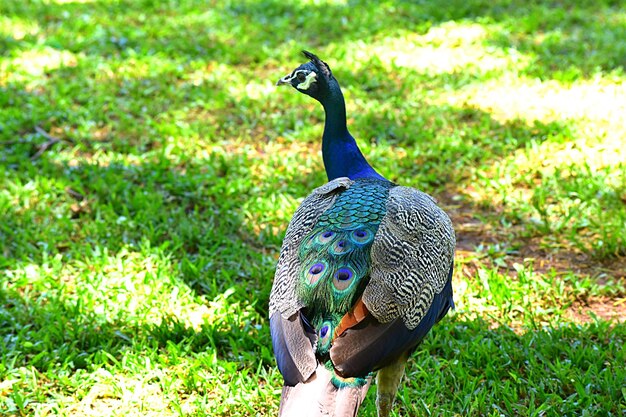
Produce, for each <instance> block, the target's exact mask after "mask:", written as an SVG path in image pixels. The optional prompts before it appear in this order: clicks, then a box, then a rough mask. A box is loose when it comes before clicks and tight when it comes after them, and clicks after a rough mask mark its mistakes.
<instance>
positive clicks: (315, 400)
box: [278, 365, 370, 417]
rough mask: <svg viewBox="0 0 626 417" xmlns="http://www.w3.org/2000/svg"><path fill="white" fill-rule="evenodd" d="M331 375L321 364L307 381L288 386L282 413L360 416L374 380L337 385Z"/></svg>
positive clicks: (281, 416) (310, 416)
mask: <svg viewBox="0 0 626 417" xmlns="http://www.w3.org/2000/svg"><path fill="white" fill-rule="evenodd" d="M331 378H332V374H331V373H330V371H329V370H328V369H326V368H324V366H323V365H318V367H317V369H316V371H315V373H314V374H313V376H312V377H311V378H310V379H309V380H308V381H307V382H305V383H300V384H297V385H296V386H294V387H289V386H284V387H283V394H282V397H281V399H280V409H279V411H278V415H279V417H322V416H323V417H356V415H357V412H358V411H359V406H360V405H361V403H362V402H363V399H364V398H365V394H367V390H368V388H369V386H370V381H369V380H368V382H367V384H365V385H364V386H362V387H354V388H351V387H345V388H336V387H335V386H334V385H333V384H332V382H331Z"/></svg>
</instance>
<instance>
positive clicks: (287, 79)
mask: <svg viewBox="0 0 626 417" xmlns="http://www.w3.org/2000/svg"><path fill="white" fill-rule="evenodd" d="M293 77H294V75H293V74H289V75H285V76H284V77H283V78H281V79H280V80H278V82H277V83H276V85H277V86H278V85H285V84H291V80H293Z"/></svg>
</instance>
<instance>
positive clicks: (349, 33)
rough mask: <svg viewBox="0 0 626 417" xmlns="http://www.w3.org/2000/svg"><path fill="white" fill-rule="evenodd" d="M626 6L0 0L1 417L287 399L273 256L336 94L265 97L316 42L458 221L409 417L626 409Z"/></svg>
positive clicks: (497, 0)
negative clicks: (275, 351)
mask: <svg viewBox="0 0 626 417" xmlns="http://www.w3.org/2000/svg"><path fill="white" fill-rule="evenodd" d="M625 10H626V3H625V2H624V1H620V0H614V1H610V0H602V1H588V0H578V1H556V0H555V1H532V2H528V1H523V0H491V1H484V0H452V1H449V2H434V1H433V2H428V1H420V2H414V1H410V2H409V1H406V2H405V1H398V2H392V1H385V2H376V3H374V2H365V1H358V0H355V1H342V0H334V1H333V0H327V1H324V0H316V1H314V0H301V1H290V0H284V1H277V0H260V1H232V2H231V1H217V0H209V1H208V2H207V1H200V0H182V1H154V0H137V1H135V0H110V1H107V0H103V1H95V0H94V1H89V0H82V1H69V0H63V1H62V0H29V1H24V0H3V1H2V2H0V414H6V415H16V416H26V415H28V416H50V415H61V416H131V417H134V416H157V415H158V416H182V415H190V416H270V415H275V414H276V412H277V409H278V399H279V396H280V388H281V384H282V378H281V376H280V374H279V372H278V371H277V370H276V368H275V363H274V359H273V356H272V348H271V343H270V340H269V327H268V320H267V303H268V297H269V291H270V288H271V283H272V278H273V271H274V266H275V263H276V260H277V257H278V251H279V248H280V244H281V240H282V236H283V235H284V232H285V229H286V226H287V223H288V222H289V219H290V217H291V215H292V214H293V212H294V211H295V209H296V207H297V206H298V204H299V202H300V201H301V200H302V199H303V198H304V197H305V196H306V195H307V194H308V193H309V192H310V191H311V190H312V189H313V188H315V187H317V186H319V185H321V184H323V183H324V182H325V180H326V177H325V173H324V170H323V166H322V162H321V155H320V138H321V133H322V124H323V123H322V118H323V112H322V110H321V108H320V106H319V105H318V104H317V103H315V102H314V101H313V100H310V99H308V98H307V97H305V96H303V95H300V94H297V93H296V92H294V91H290V90H289V89H287V88H285V89H284V90H283V89H277V88H276V87H275V86H274V84H275V82H276V81H277V80H278V78H280V77H282V76H283V75H285V74H287V73H289V72H290V71H291V70H293V69H294V68H295V67H296V66H297V65H299V64H300V63H302V62H304V61H303V57H302V56H301V54H300V53H299V51H300V50H301V49H308V50H311V51H313V52H315V53H317V54H318V55H320V57H321V58H323V59H324V60H326V61H327V62H328V63H329V64H330V66H331V68H333V71H334V74H335V75H336V77H337V78H338V80H339V81H340V83H341V84H342V87H343V89H344V93H345V95H346V101H347V108H348V118H349V123H350V126H351V131H352V133H353V135H354V136H355V137H357V138H358V141H359V143H360V145H361V148H362V150H363V152H364V153H365V154H366V155H367V156H368V159H369V160H370V162H371V163H372V165H373V166H374V167H375V168H376V169H377V170H378V171H379V172H380V173H382V174H383V175H385V176H386V177H387V178H389V179H391V180H393V181H396V182H398V183H400V184H403V185H411V186H414V187H416V188H419V189H421V190H423V191H425V192H428V193H429V194H431V195H433V196H434V197H436V198H437V199H438V200H439V202H440V204H441V206H442V207H443V208H444V209H445V210H446V211H447V212H448V213H450V216H451V218H452V220H453V223H454V226H455V229H456V232H457V241H458V245H457V256H456V271H455V275H454V280H453V285H454V290H455V301H456V305H457V308H456V311H455V312H453V313H452V314H450V315H449V317H447V318H446V319H444V320H443V321H442V322H441V323H440V324H439V325H438V326H437V327H436V328H435V329H434V331H433V332H432V333H431V335H429V336H428V338H427V339H426V341H425V342H424V343H423V345H422V346H421V347H420V348H419V349H418V351H417V352H416V354H415V355H414V358H413V359H412V360H411V361H410V362H409V366H408V368H407V374H406V377H405V381H404V385H403V388H402V389H401V390H400V392H399V397H398V400H397V404H396V405H397V406H396V414H395V415H396V416H420V417H421V416H514V415H519V416H555V417H556V416H622V415H624V414H626V353H625V350H624V344H625V343H626V70H625V65H626V12H625ZM373 391H374V390H370V393H369V394H368V397H367V399H366V402H365V404H364V405H363V408H362V412H361V415H362V416H374V415H375V404H374V395H373V394H374V392H373Z"/></svg>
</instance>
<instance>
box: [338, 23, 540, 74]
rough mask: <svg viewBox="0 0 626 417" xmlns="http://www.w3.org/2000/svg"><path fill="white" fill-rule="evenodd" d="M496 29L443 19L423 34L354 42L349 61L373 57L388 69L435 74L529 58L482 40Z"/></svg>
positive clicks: (511, 63) (480, 71) (491, 68)
mask: <svg viewBox="0 0 626 417" xmlns="http://www.w3.org/2000/svg"><path fill="white" fill-rule="evenodd" d="M494 30H496V29H495V28H494V27H492V25H489V24H478V23H464V22H461V23H457V22H445V23H443V24H441V25H438V26H434V27H432V28H430V29H429V30H428V32H426V33H425V34H419V33H414V32H409V31H406V32H405V33H404V34H403V35H401V36H396V37H390V38H384V39H382V40H377V41H376V42H374V43H368V44H366V43H364V42H355V43H354V44H353V45H352V47H351V48H349V52H348V57H350V59H351V60H352V61H356V62H357V63H358V62H364V63H363V64H361V65H363V66H365V68H364V70H365V71H366V68H367V62H368V61H369V60H370V59H371V57H372V56H374V57H376V59H379V60H380V61H382V62H383V63H385V64H386V68H387V69H388V70H390V71H397V69H398V68H403V69H409V70H412V71H416V72H418V73H422V74H427V75H429V76H432V75H434V74H446V73H460V72H462V73H463V76H465V77H467V76H469V74H474V73H478V74H484V73H487V72H489V71H496V70H500V71H502V70H505V69H507V68H511V67H514V66H517V65H522V64H524V62H525V61H528V59H527V58H525V57H524V56H523V55H522V54H520V53H518V52H517V51H516V50H514V49H510V50H502V49H500V48H495V47H493V46H489V45H486V42H485V40H486V39H487V38H489V36H490V33H491V32H493V31H494Z"/></svg>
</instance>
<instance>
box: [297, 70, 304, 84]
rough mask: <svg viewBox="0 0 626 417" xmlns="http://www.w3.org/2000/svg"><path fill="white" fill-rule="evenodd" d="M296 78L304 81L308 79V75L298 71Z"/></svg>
mask: <svg viewBox="0 0 626 417" xmlns="http://www.w3.org/2000/svg"><path fill="white" fill-rule="evenodd" d="M296 78H297V79H298V81H300V82H304V80H306V75H304V73H303V72H298V73H297V74H296Z"/></svg>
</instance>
